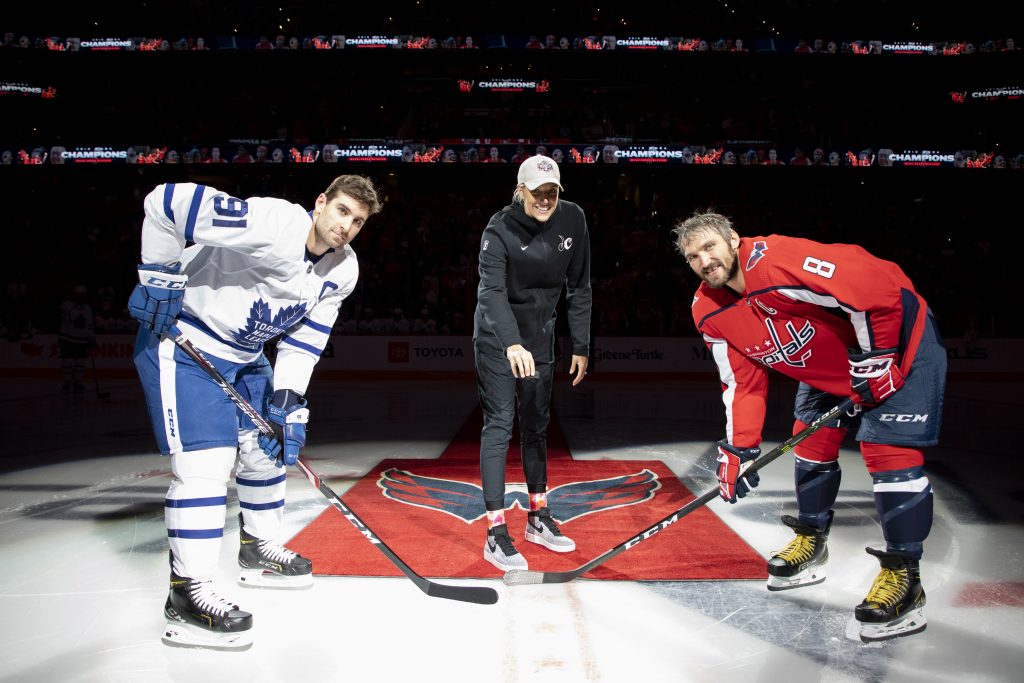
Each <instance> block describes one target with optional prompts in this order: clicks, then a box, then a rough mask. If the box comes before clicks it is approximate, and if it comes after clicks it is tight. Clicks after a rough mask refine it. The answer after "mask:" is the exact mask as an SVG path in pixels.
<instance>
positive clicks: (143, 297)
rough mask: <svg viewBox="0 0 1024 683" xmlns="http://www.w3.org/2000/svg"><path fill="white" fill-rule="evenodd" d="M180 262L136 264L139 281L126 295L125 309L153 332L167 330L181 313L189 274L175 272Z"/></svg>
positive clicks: (161, 332)
mask: <svg viewBox="0 0 1024 683" xmlns="http://www.w3.org/2000/svg"><path fill="white" fill-rule="evenodd" d="M178 267H179V264H177V263H175V264H174V265H173V266H170V267H168V266H158V265H153V264H146V263H144V264H142V265H141V266H139V284H137V285H135V289H134V290H133V291H132V295H131V296H130V297H129V298H128V312H129V313H130V314H131V316H132V317H133V318H135V319H136V320H138V321H139V322H140V323H141V324H142V325H143V326H145V327H147V328H149V329H150V330H152V331H153V332H154V333H155V334H163V333H164V332H166V331H167V330H168V329H169V328H170V327H171V325H173V324H174V321H175V320H176V319H177V317H178V314H180V313H181V303H182V298H183V297H184V296H185V283H187V282H188V275H185V274H182V273H178Z"/></svg>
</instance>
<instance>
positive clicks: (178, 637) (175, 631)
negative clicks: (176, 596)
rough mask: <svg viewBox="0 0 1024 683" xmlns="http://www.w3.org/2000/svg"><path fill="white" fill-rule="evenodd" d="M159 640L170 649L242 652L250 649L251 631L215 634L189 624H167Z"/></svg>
mask: <svg viewBox="0 0 1024 683" xmlns="http://www.w3.org/2000/svg"><path fill="white" fill-rule="evenodd" d="M160 639H161V640H162V641H163V642H164V645H168V646H170V647H184V648H202V649H206V650H224V651H242V650H248V649H249V648H251V647H252V630H251V629H250V630H247V631H239V632H238V633H220V634H217V633H213V632H210V631H206V630H205V629H202V628H199V627H198V626H192V625H190V624H181V623H178V622H167V625H166V626H164V632H163V635H162V637H161V638H160Z"/></svg>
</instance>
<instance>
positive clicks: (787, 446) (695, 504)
mask: <svg viewBox="0 0 1024 683" xmlns="http://www.w3.org/2000/svg"><path fill="white" fill-rule="evenodd" d="M852 405H853V400H852V399H849V398H848V399H845V400H844V401H843V402H842V403H840V404H839V405H837V406H836V407H835V408H833V409H832V410H830V411H828V412H827V413H825V414H824V415H822V416H821V417H819V418H818V419H817V420H815V421H814V422H812V423H811V424H809V425H807V426H806V427H804V428H803V429H801V430H800V431H799V432H797V433H796V434H794V435H793V436H792V437H790V439H789V440H788V441H786V442H785V443H782V444H780V445H778V446H776V447H775V448H773V449H772V450H770V451H769V452H768V453H767V454H766V455H762V456H761V457H760V458H758V459H757V460H754V461H753V462H752V463H751V464H749V465H747V467H746V468H745V469H744V470H743V471H742V472H741V475H742V474H747V473H749V472H757V471H758V470H759V469H761V468H762V467H764V466H765V465H767V464H769V463H771V462H772V461H773V460H775V459H776V458H778V457H779V456H781V455H783V454H785V453H788V452H789V451H791V450H793V447H794V446H796V445H797V444H798V443H800V442H801V441H803V440H804V439H806V438H807V437H809V436H810V435H811V434H813V433H814V432H816V431H818V429H819V428H821V427H823V426H824V425H826V424H828V423H829V422H831V421H832V420H835V419H836V418H837V417H839V416H840V415H842V414H843V413H845V412H846V411H847V410H849V409H850V407H851V406H852ZM717 497H718V487H717V486H716V487H715V488H713V489H711V490H710V491H707V492H705V493H703V494H701V496H700V497H699V498H696V499H694V500H691V501H690V502H689V503H687V504H686V505H684V506H683V507H681V508H679V509H678V510H676V511H675V512H673V513H672V514H671V515H669V516H668V517H665V518H663V519H661V520H659V521H657V522H655V523H654V524H652V525H651V526H649V527H647V528H646V529H644V530H643V531H641V532H640V533H639V534H637V535H636V536H633V537H631V538H630V539H628V540H626V541H624V542H623V543H620V544H619V545H617V546H615V547H614V548H612V549H611V550H609V551H608V552H606V553H604V554H603V555H599V556H598V557H595V558H594V559H593V560H591V561H590V562H587V563H586V564H584V565H581V566H579V567H577V568H576V569H573V570H570V571H567V572H537V571H532V570H529V569H510V570H509V571H507V572H505V576H504V579H503V580H504V581H505V584H506V585H509V586H522V585H527V584H535V583H566V582H569V581H572V580H573V579H575V578H578V577H580V576H582V575H584V574H586V573H587V572H589V571H590V570H591V569H593V568H594V567H597V566H598V565H601V564H604V563H605V562H607V561H608V560H610V559H612V558H613V557H615V556H616V555H618V554H619V553H621V552H624V551H626V550H629V549H630V548H632V547H633V546H635V545H637V544H638V543H640V542H641V541H646V540H647V539H648V538H650V537H651V536H653V535H655V534H656V533H658V532H659V531H661V530H662V529H665V528H666V527H669V526H671V525H673V524H675V523H676V522H678V521H679V520H680V519H682V518H683V517H685V516H686V515H688V514H690V513H691V512H693V511H694V510H698V509H700V508H702V507H704V506H705V505H706V504H707V503H709V502H710V501H712V500H714V499H715V498H717Z"/></svg>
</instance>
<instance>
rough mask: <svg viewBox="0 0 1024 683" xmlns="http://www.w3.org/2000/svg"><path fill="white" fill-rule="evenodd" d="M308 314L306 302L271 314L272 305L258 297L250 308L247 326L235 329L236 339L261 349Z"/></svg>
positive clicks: (245, 344)
mask: <svg viewBox="0 0 1024 683" xmlns="http://www.w3.org/2000/svg"><path fill="white" fill-rule="evenodd" d="M304 315H306V304H295V305H294V306H285V307H284V308H282V309H281V310H279V311H278V312H277V313H276V314H271V312H270V306H269V305H268V304H267V302H265V301H264V300H263V299H257V300H256V302H255V303H253V305H252V308H250V309H249V318H248V319H247V320H246V321H245V327H243V328H241V329H238V330H235V333H234V336H235V340H236V341H237V342H238V343H239V344H242V345H244V346H247V347H249V348H252V349H254V350H255V349H259V348H260V347H262V346H263V344H265V343H266V342H268V341H269V340H271V339H273V338H274V337H276V336H278V335H280V334H281V333H283V332H284V331H285V330H287V329H288V328H289V327H291V326H292V325H294V324H295V323H297V322H298V321H299V320H301V319H302V316H304Z"/></svg>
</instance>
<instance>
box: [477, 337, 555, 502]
mask: <svg viewBox="0 0 1024 683" xmlns="http://www.w3.org/2000/svg"><path fill="white" fill-rule="evenodd" d="M475 357H476V376H477V393H478V394H479V397H480V407H481V409H482V410H483V415H484V427H483V431H481V433H480V479H481V484H482V486H483V490H484V503H485V504H486V506H487V509H488V510H502V509H504V507H505V502H504V501H505V458H506V456H507V455H508V444H509V441H510V440H511V438H512V424H513V423H512V421H513V419H514V418H515V411H516V408H517V407H518V409H519V432H520V445H521V448H522V457H523V473H524V474H525V475H526V488H527V490H528V491H529V492H530V493H543V492H545V491H546V490H547V484H548V471H547V470H548V451H547V438H548V422H549V421H550V418H551V383H552V380H553V378H554V363H537V375H538V379H516V378H515V377H514V376H513V375H512V368H511V367H510V366H509V362H508V359H507V358H506V357H505V356H504V354H502V353H500V352H499V351H497V350H496V349H493V348H491V347H489V346H484V345H481V344H476V345H475Z"/></svg>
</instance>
